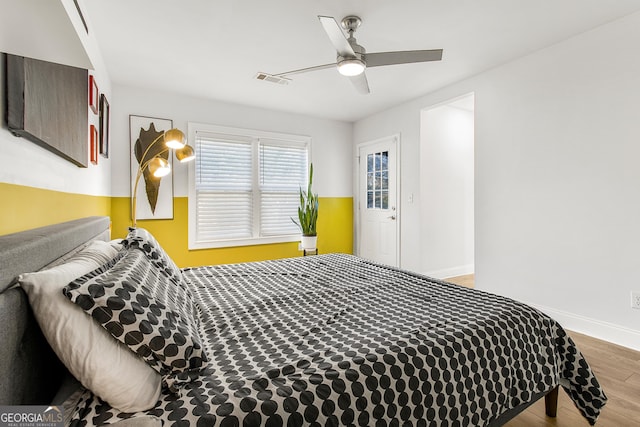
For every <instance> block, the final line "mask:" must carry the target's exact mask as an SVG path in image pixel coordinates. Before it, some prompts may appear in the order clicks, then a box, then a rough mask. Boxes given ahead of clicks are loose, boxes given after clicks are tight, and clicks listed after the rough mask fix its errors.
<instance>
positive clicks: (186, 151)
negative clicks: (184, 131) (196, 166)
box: [176, 145, 196, 163]
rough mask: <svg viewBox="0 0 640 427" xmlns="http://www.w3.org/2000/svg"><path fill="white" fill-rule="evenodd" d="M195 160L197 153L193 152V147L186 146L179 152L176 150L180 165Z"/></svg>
mask: <svg viewBox="0 0 640 427" xmlns="http://www.w3.org/2000/svg"><path fill="white" fill-rule="evenodd" d="M195 158H196V152H195V151H194V150H193V147H191V146H190V145H185V146H184V147H182V148H180V149H179V150H176V159H178V160H179V161H180V163H186V162H190V161H191V160H193V159H195Z"/></svg>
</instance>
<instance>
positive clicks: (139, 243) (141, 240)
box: [122, 227, 183, 284]
mask: <svg viewBox="0 0 640 427" xmlns="http://www.w3.org/2000/svg"><path fill="white" fill-rule="evenodd" d="M122 244H123V245H124V247H125V248H127V249H130V248H137V249H140V250H141V251H142V252H144V253H145V254H146V255H147V257H148V258H149V259H150V260H151V262H152V263H153V265H155V266H156V267H158V268H159V269H160V270H162V272H163V273H164V274H165V275H166V276H167V277H168V278H170V279H171V281H173V282H174V283H176V284H180V282H181V281H182V280H183V278H182V271H180V269H179V268H178V266H177V265H176V264H175V262H173V260H172V259H171V257H169V255H168V254H167V253H166V252H165V251H164V249H162V246H160V243H158V241H157V240H156V238H155V237H153V235H152V234H151V233H149V231H147V230H146V229H144V228H135V227H129V234H128V235H127V237H126V238H125V239H123V240H122Z"/></svg>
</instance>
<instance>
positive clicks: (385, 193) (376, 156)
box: [367, 151, 389, 209]
mask: <svg viewBox="0 0 640 427" xmlns="http://www.w3.org/2000/svg"><path fill="white" fill-rule="evenodd" d="M367 208H368V209H389V152H388V151H381V152H379V153H373V154H368V155H367Z"/></svg>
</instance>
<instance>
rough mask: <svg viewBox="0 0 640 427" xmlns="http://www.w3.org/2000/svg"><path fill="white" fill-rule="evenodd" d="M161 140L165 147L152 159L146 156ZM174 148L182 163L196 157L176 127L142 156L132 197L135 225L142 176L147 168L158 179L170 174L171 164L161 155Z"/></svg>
mask: <svg viewBox="0 0 640 427" xmlns="http://www.w3.org/2000/svg"><path fill="white" fill-rule="evenodd" d="M160 141H163V142H164V148H163V149H162V150H160V151H159V152H157V153H155V155H154V156H153V157H151V158H150V159H147V158H146V157H147V154H149V150H151V148H152V147H153V146H154V145H156V144H157V143H158V142H160ZM172 150H173V151H174V152H175V156H176V159H178V161H179V162H180V163H186V162H190V161H191V160H194V159H195V158H196V154H195V151H194V150H193V147H191V146H190V145H187V143H186V137H185V136H184V133H183V132H182V131H181V130H180V129H176V128H174V129H169V130H168V131H166V132H163V133H162V134H160V135H159V136H158V137H157V138H156V139H154V140H153V141H152V142H151V144H149V145H148V146H147V149H146V150H145V151H144V153H143V154H142V156H141V157H140V162H139V166H138V174H137V175H136V180H135V183H134V186H133V198H132V199H131V218H132V221H133V226H134V227H135V226H136V204H137V203H136V201H137V195H138V183H139V182H140V178H141V177H142V174H143V173H144V171H145V169H149V173H150V174H151V176H152V177H154V178H157V179H160V178H162V177H163V176H167V175H169V174H170V173H171V165H170V164H169V162H168V161H167V160H166V159H165V158H164V157H161V156H162V154H164V153H166V152H168V151H172Z"/></svg>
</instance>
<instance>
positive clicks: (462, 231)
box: [420, 94, 475, 279]
mask: <svg viewBox="0 0 640 427" xmlns="http://www.w3.org/2000/svg"><path fill="white" fill-rule="evenodd" d="M474 98H475V97H474V94H468V95H465V96H462V97H459V98H456V99H452V100H450V101H448V102H446V103H444V104H440V105H437V106H434V107H430V108H428V109H425V110H422V111H421V116H420V217H421V227H420V237H421V242H422V244H421V260H420V263H421V270H422V272H423V273H425V274H427V275H429V276H431V277H435V278H440V279H446V278H452V277H459V276H467V277H470V278H471V279H473V276H472V275H473V274H474V273H475V267H474V259H475V255H474V244H475V243H474V209H475V206H474V116H475V99H474Z"/></svg>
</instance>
